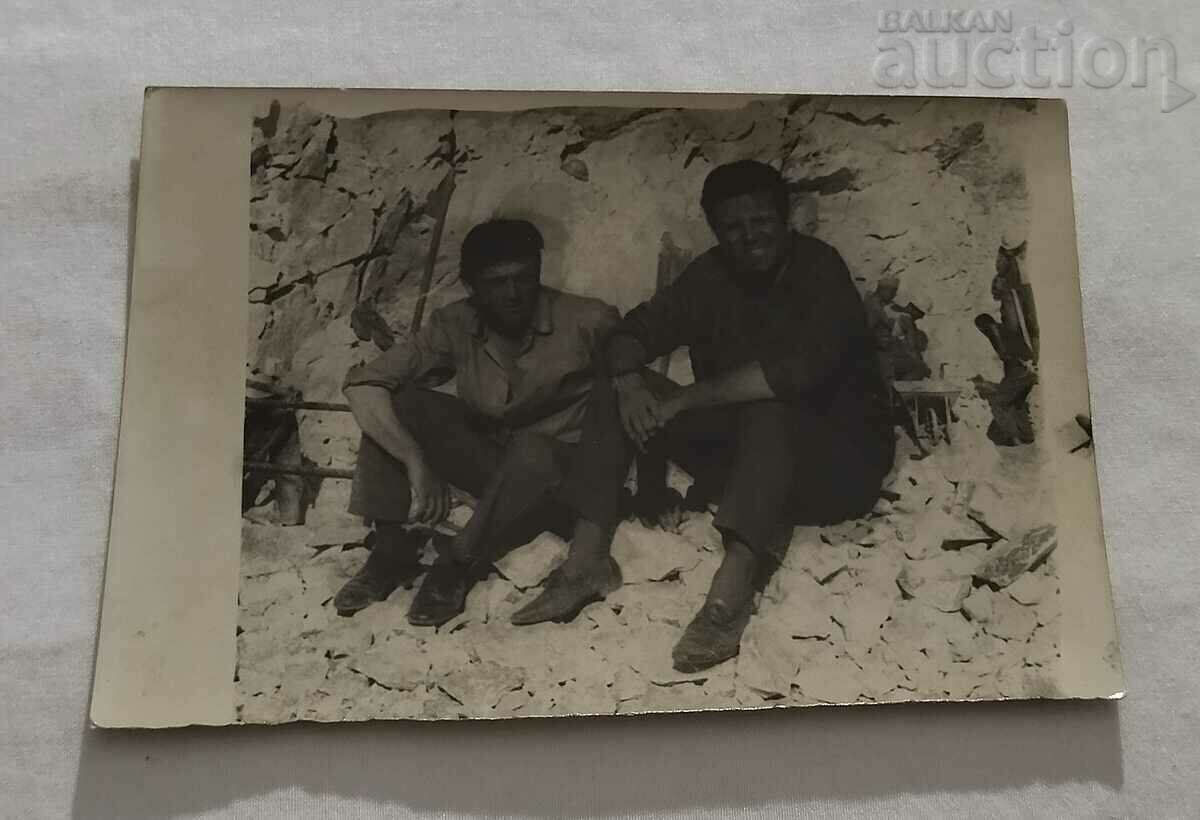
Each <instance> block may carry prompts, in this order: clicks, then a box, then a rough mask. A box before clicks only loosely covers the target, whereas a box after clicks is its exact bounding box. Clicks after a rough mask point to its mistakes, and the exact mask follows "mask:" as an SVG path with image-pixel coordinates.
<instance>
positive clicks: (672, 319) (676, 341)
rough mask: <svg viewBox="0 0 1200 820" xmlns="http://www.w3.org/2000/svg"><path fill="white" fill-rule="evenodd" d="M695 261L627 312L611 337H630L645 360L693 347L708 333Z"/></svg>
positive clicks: (700, 275) (701, 274) (701, 275)
mask: <svg viewBox="0 0 1200 820" xmlns="http://www.w3.org/2000/svg"><path fill="white" fill-rule="evenodd" d="M702 260H703V257H701V259H698V260H696V261H695V262H693V263H692V264H691V265H689V266H688V267H687V269H685V270H684V271H683V273H682V274H680V276H679V278H678V279H676V280H675V281H674V282H673V283H671V284H670V285H669V286H667V287H666V288H663V289H662V290H660V291H659V292H658V293H656V294H654V296H653V297H651V298H650V299H649V300H648V301H646V302H642V303H641V304H640V305H638V306H637V307H635V308H634V309H633V310H631V311H629V313H627V314H626V315H625V318H624V319H622V320H621V322H620V324H618V325H617V326H616V328H615V329H614V330H613V332H612V337H613V338H615V337H617V336H622V335H623V336H632V337H633V338H635V339H637V340H638V342H640V343H641V345H642V348H643V349H644V350H645V352H646V357H647V361H653V360H654V359H657V358H658V357H659V356H663V355H665V354H667V353H670V352H671V351H672V350H675V349H676V348H678V347H682V346H683V345H686V344H692V343H693V342H694V341H696V340H697V339H698V338H699V337H700V336H702V335H703V334H705V333H706V332H707V329H708V328H707V322H706V311H705V300H704V281H703V279H704V271H703V269H702V267H701V266H700V265H699V264H698V263H700V262H702Z"/></svg>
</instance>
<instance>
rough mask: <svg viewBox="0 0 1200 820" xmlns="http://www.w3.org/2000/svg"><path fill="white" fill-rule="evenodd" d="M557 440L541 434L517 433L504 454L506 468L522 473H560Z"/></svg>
mask: <svg viewBox="0 0 1200 820" xmlns="http://www.w3.org/2000/svg"><path fill="white" fill-rule="evenodd" d="M555 444H556V443H555V440H554V439H552V438H550V437H549V436H545V435H542V434H540V433H527V432H522V433H517V434H515V435H514V436H513V437H512V440H511V441H510V442H509V445H508V449H506V450H505V452H504V466H505V467H506V468H507V469H511V470H517V471H520V472H522V473H537V474H539V475H544V474H547V473H558V472H559V468H558V452H557V448H556V446H555Z"/></svg>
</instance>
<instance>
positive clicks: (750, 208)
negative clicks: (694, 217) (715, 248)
mask: <svg viewBox="0 0 1200 820" xmlns="http://www.w3.org/2000/svg"><path fill="white" fill-rule="evenodd" d="M712 229H713V233H714V234H716V236H717V244H718V245H719V246H720V248H721V252H722V253H724V255H725V258H726V259H727V260H728V261H729V263H730V264H731V265H732V267H733V269H734V272H735V273H736V274H737V275H739V276H747V277H757V276H762V275H764V274H768V273H772V272H774V271H776V270H778V269H779V266H780V265H782V264H783V263H784V262H785V261H787V255H788V250H789V248H790V246H791V234H790V232H789V230H788V224H787V220H785V219H784V217H783V214H781V213H779V211H778V210H777V209H776V207H775V202H774V200H773V198H772V197H771V195H770V194H769V193H768V192H766V191H755V192H753V193H749V194H742V195H741V196H736V197H733V198H731V199H727V200H725V201H724V202H719V203H717V205H716V206H715V207H714V208H713V213H712Z"/></svg>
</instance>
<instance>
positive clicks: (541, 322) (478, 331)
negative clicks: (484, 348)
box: [471, 287, 554, 341]
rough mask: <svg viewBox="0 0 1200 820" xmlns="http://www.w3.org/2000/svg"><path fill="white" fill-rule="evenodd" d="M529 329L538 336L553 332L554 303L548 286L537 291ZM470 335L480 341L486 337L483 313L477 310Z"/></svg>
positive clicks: (486, 329) (486, 330)
mask: <svg viewBox="0 0 1200 820" xmlns="http://www.w3.org/2000/svg"><path fill="white" fill-rule="evenodd" d="M531 329H532V330H533V334H537V335H540V336H549V335H550V334H551V333H553V332H554V305H553V297H552V295H551V292H550V290H549V288H545V287H543V288H541V289H540V290H539V291H538V300H537V305H536V306H535V307H534V309H533V323H532V325H531ZM533 334H530V341H532V336H533ZM471 335H472V336H474V337H475V338H476V339H479V340H480V341H486V340H487V337H488V326H487V322H485V321H484V320H483V315H482V314H481V313H480V312H479V311H478V310H476V311H475V326H474V327H473V328H472V329H471Z"/></svg>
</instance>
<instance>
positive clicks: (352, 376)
mask: <svg viewBox="0 0 1200 820" xmlns="http://www.w3.org/2000/svg"><path fill="white" fill-rule="evenodd" d="M453 375H454V350H453V347H452V342H451V336H450V333H449V331H448V328H447V327H446V321H445V318H444V315H443V314H442V312H441V311H435V312H434V313H433V315H431V316H430V317H429V324H427V325H426V326H425V327H423V328H421V329H420V330H419V331H417V333H416V334H415V335H413V336H410V337H409V338H407V339H401V340H400V341H398V342H397V343H396V344H395V345H394V346H393V347H392V348H391V349H389V350H387V351H385V352H384V353H382V354H381V355H379V356H377V357H375V358H374V359H372V360H371V361H369V362H366V363H365V364H361V365H359V366H357V367H354V368H351V370H350V372H349V373H347V374H346V378H345V380H344V381H343V382H342V389H343V390H345V389H346V388H348V387H358V386H361V385H374V386H376V387H384V388H387V389H388V390H392V391H395V390H398V389H399V388H401V387H403V386H404V385H407V384H417V385H419V386H421V387H436V386H437V385H439V384H444V383H445V382H446V381H448V380H449V379H450V378H451V377H452V376H453Z"/></svg>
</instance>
